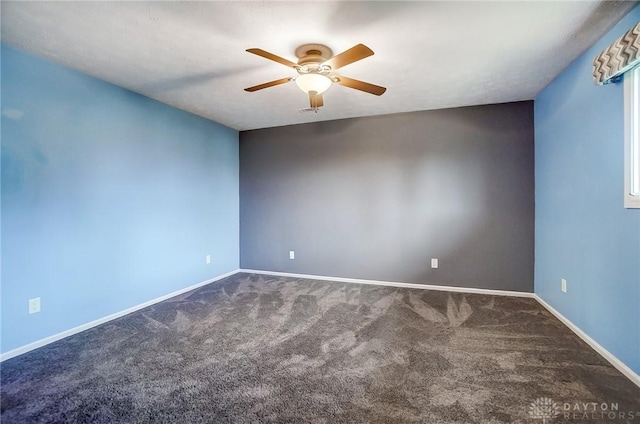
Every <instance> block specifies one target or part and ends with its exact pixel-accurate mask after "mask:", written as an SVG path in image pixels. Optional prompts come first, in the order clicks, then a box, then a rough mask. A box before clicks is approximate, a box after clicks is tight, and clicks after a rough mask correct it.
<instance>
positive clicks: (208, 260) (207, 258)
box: [205, 255, 211, 264]
mask: <svg viewBox="0 0 640 424" xmlns="http://www.w3.org/2000/svg"><path fill="white" fill-rule="evenodd" d="M205 261H206V262H207V263H208V264H210V263H211V255H207V257H206V258H205Z"/></svg>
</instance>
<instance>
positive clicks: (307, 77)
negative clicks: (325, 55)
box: [295, 73, 333, 94]
mask: <svg viewBox="0 0 640 424" xmlns="http://www.w3.org/2000/svg"><path fill="white" fill-rule="evenodd" d="M295 81H296V84H297V85H298V88H300V90H302V91H304V92H305V93H309V92H311V91H315V92H316V94H322V93H324V92H325V91H327V90H328V89H329V87H331V84H333V81H331V79H330V78H329V77H328V76H326V75H322V74H318V73H308V74H302V75H300V76H299V77H296V79H295Z"/></svg>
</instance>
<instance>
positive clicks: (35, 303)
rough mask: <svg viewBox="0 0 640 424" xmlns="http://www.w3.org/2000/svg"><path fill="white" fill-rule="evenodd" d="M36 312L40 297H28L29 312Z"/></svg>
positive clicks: (38, 308)
mask: <svg viewBox="0 0 640 424" xmlns="http://www.w3.org/2000/svg"><path fill="white" fill-rule="evenodd" d="M37 312H40V298H39V297H36V298H33V299H29V313H30V314H35V313H37Z"/></svg>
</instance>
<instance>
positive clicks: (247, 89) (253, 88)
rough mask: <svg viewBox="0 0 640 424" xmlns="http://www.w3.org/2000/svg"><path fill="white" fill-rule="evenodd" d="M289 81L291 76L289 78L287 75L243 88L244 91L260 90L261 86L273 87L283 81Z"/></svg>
mask: <svg viewBox="0 0 640 424" xmlns="http://www.w3.org/2000/svg"><path fill="white" fill-rule="evenodd" d="M289 81H291V78H289V77H287V78H281V79H279V80H275V81H270V82H265V83H264V84H260V85H254V86H253V87H249V88H245V89H244V91H248V92H250V93H253V92H254V91H258V90H262V89H263V88H269V87H273V86H275V85H280V84H284V83H285V82H289Z"/></svg>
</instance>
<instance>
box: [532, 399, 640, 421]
mask: <svg viewBox="0 0 640 424" xmlns="http://www.w3.org/2000/svg"><path fill="white" fill-rule="evenodd" d="M529 416H530V417H531V418H535V419H538V420H542V423H543V424H546V423H549V422H551V420H554V419H557V420H558V421H561V420H568V421H570V420H575V421H580V422H585V421H587V420H592V421H593V422H600V423H601V422H605V421H615V420H626V421H627V422H628V421H629V420H638V422H639V423H640V411H621V410H620V406H619V405H618V403H617V402H609V403H607V402H600V403H598V402H564V403H556V402H554V401H553V399H550V398H546V397H542V398H538V399H536V400H535V401H533V402H531V404H530V405H529Z"/></svg>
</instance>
